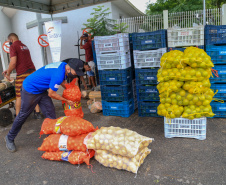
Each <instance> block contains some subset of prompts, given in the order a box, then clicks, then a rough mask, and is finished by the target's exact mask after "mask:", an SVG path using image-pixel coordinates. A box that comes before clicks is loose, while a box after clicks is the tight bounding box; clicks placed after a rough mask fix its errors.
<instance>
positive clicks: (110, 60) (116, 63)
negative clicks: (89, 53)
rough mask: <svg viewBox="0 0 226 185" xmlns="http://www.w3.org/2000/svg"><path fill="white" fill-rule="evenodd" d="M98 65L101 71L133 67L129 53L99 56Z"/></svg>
mask: <svg viewBox="0 0 226 185" xmlns="http://www.w3.org/2000/svg"><path fill="white" fill-rule="evenodd" d="M97 65H98V68H99V70H105V69H126V68H128V67H131V60H130V55H129V52H128V53H124V52H123V53H111V54H103V55H97Z"/></svg>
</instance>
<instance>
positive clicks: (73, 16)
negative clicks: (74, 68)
mask: <svg viewBox="0 0 226 185" xmlns="http://www.w3.org/2000/svg"><path fill="white" fill-rule="evenodd" d="M101 5H104V8H110V11H111V3H104V4H99V5H95V6H90V7H85V8H81V9H77V10H72V11H68V12H63V13H59V14H54V15H53V17H63V16H67V18H68V23H64V24H62V43H61V60H63V59H66V58H78V47H76V46H74V45H76V44H77V42H78V38H79V37H80V36H81V35H82V28H84V26H83V23H86V21H87V19H89V18H90V17H91V16H90V13H92V12H93V8H94V7H97V6H101ZM42 17H43V18H50V15H48V14H42ZM44 30H45V28H44ZM77 32H78V34H79V37H78V34H77ZM81 52H82V53H83V54H84V50H81ZM47 53H48V62H50V61H52V60H51V55H50V51H49V47H48V48H47ZM81 58H82V59H83V60H85V58H84V57H81Z"/></svg>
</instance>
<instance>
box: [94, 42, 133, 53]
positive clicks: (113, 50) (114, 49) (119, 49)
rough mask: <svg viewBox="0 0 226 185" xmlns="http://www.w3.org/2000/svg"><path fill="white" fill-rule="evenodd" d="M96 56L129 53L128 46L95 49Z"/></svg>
mask: <svg viewBox="0 0 226 185" xmlns="http://www.w3.org/2000/svg"><path fill="white" fill-rule="evenodd" d="M95 51H96V54H97V55H100V54H109V53H119V52H129V44H128V45H127V46H119V47H109V48H95Z"/></svg>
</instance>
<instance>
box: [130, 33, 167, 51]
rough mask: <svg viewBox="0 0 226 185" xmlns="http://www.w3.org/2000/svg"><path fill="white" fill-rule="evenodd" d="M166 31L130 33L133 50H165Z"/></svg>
mask: <svg viewBox="0 0 226 185" xmlns="http://www.w3.org/2000/svg"><path fill="white" fill-rule="evenodd" d="M166 38H167V30H158V31H153V32H145V33H132V41H133V50H150V49H159V48H166V47H167V46H166Z"/></svg>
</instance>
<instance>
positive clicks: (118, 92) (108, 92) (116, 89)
mask: <svg viewBox="0 0 226 185" xmlns="http://www.w3.org/2000/svg"><path fill="white" fill-rule="evenodd" d="M131 98H133V88H132V84H129V85H121V86H101V99H102V100H104V101H129V100H130V99H131Z"/></svg>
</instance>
